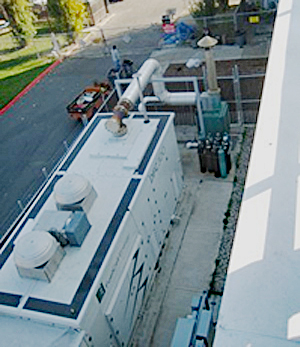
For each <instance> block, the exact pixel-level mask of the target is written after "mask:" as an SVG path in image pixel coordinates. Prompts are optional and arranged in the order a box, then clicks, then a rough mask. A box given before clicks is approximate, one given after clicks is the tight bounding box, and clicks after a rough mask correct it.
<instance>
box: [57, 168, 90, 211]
mask: <svg viewBox="0 0 300 347" xmlns="http://www.w3.org/2000/svg"><path fill="white" fill-rule="evenodd" d="M96 197H97V193H96V191H95V190H94V188H93V187H92V185H91V184H90V182H89V181H88V180H87V179H86V178H85V177H83V176H81V175H78V174H66V175H64V176H63V177H62V178H61V179H60V180H59V181H58V182H57V183H56V184H55V186H54V198H55V201H56V205H57V208H58V209H59V210H67V211H76V210H83V211H85V212H86V213H88V211H89V210H90V208H91V206H92V204H93V202H94V200H95V199H96Z"/></svg>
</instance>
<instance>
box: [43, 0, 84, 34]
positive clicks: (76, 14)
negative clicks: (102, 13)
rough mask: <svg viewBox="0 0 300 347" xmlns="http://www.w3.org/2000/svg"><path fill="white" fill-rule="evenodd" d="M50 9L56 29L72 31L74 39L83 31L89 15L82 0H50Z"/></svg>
mask: <svg viewBox="0 0 300 347" xmlns="http://www.w3.org/2000/svg"><path fill="white" fill-rule="evenodd" d="M48 11H49V14H50V16H51V17H52V18H53V19H54V25H55V28H56V30H58V31H65V32H68V33H70V34H71V37H72V39H74V38H75V37H76V36H77V34H78V33H79V32H81V30H82V29H83V25H84V22H85V20H86V17H87V11H86V7H85V5H84V2H83V1H82V0H48Z"/></svg>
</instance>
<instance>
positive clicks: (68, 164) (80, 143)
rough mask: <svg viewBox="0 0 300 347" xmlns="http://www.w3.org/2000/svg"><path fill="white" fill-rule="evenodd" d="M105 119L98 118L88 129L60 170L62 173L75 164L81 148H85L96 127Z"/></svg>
mask: <svg viewBox="0 0 300 347" xmlns="http://www.w3.org/2000/svg"><path fill="white" fill-rule="evenodd" d="M101 119H103V117H101V116H97V118H96V119H95V120H94V122H93V123H92V124H91V126H90V127H89V128H88V130H87V132H86V133H85V134H84V135H83V136H82V138H81V140H80V141H79V142H78V143H77V145H76V147H75V148H74V150H73V151H72V152H71V154H70V155H69V157H68V158H67V160H66V161H65V162H64V163H63V165H62V167H61V168H60V170H61V171H66V170H68V168H69V167H70V165H71V164H72V163H73V161H74V159H75V158H76V156H77V154H78V153H79V151H80V150H81V148H82V147H83V146H84V144H85V143H86V141H87V140H88V138H89V137H90V135H91V133H92V132H93V131H94V130H95V128H96V126H97V125H98V124H99V122H100V121H101Z"/></svg>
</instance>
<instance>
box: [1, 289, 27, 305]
mask: <svg viewBox="0 0 300 347" xmlns="http://www.w3.org/2000/svg"><path fill="white" fill-rule="evenodd" d="M21 298H22V296H21V295H15V294H8V293H2V292H0V304H1V305H6V306H12V307H18V306H19V303H20V300H21Z"/></svg>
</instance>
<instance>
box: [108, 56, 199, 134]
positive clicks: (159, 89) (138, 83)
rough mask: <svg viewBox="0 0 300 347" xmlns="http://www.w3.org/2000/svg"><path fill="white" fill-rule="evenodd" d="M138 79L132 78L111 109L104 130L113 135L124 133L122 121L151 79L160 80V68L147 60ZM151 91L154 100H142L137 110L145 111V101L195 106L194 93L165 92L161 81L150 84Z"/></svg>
mask: <svg viewBox="0 0 300 347" xmlns="http://www.w3.org/2000/svg"><path fill="white" fill-rule="evenodd" d="M137 74H138V78H134V79H133V80H132V82H131V83H130V85H129V86H128V87H127V89H126V90H125V92H124V94H123V95H122V96H121V98H120V100H119V102H118V103H117V105H116V106H115V107H114V109H113V116H112V118H111V119H110V120H108V121H107V122H106V128H107V129H108V130H109V131H112V132H113V133H114V134H115V135H118V136H122V135H124V133H126V126H125V125H124V124H123V123H122V119H123V118H124V117H126V116H127V115H128V112H129V110H131V109H132V108H133V107H134V105H135V103H136V102H137V100H138V99H139V98H141V93H142V92H143V90H144V89H145V88H146V86H147V84H148V83H149V82H150V81H151V78H152V77H153V79H155V78H156V79H159V78H162V72H161V66H160V64H159V62H158V61H157V60H155V59H148V60H146V61H145V63H144V64H143V65H142V67H141V68H140V69H139V71H138V73H137ZM152 86H153V91H154V94H155V95H156V97H155V99H149V98H144V100H141V101H142V102H141V105H140V106H139V109H140V110H142V111H143V112H144V111H145V106H144V105H145V104H146V103H147V101H149V100H151V101H160V102H162V103H164V104H168V105H196V103H197V95H196V93H195V92H175V93H171V92H169V91H167V90H166V87H165V84H164V82H163V81H153V82H152Z"/></svg>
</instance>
